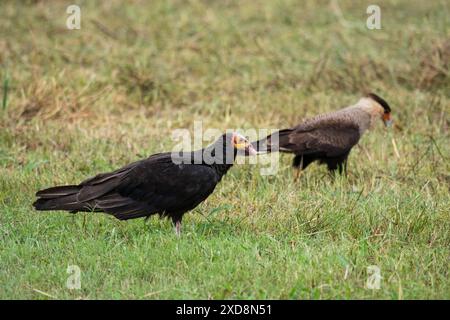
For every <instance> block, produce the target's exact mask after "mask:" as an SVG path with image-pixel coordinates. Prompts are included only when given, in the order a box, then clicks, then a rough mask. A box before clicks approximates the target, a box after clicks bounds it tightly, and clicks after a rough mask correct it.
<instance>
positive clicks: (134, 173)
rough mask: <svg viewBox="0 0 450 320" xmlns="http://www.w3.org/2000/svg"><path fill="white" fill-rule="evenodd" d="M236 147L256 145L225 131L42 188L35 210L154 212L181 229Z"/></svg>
mask: <svg viewBox="0 0 450 320" xmlns="http://www.w3.org/2000/svg"><path fill="white" fill-rule="evenodd" d="M238 153H243V154H247V155H248V154H255V153H256V151H255V150H254V149H253V147H252V145H251V144H250V143H249V142H248V141H247V140H246V139H245V138H244V137H242V136H241V135H239V134H237V133H226V134H224V135H222V136H221V137H220V138H219V139H218V140H217V141H216V142H215V143H213V144H212V145H210V146H208V147H206V148H204V149H201V150H197V151H193V152H180V153H172V152H167V153H159V154H154V155H152V156H150V157H149V158H147V159H144V160H141V161H137V162H134V163H131V164H129V165H127V166H125V167H123V168H121V169H118V170H116V171H113V172H109V173H101V174H98V175H96V176H95V177H93V178H90V179H87V180H85V181H83V182H81V183H80V184H78V185H68V186H57V187H53V188H49V189H45V190H41V191H39V192H37V193H36V196H37V197H38V199H37V201H36V202H35V203H34V204H33V205H34V207H35V208H36V209H37V210H67V211H70V212H71V213H76V212H79V211H85V212H105V213H108V214H111V215H113V216H114V217H116V218H117V219H120V220H127V219H134V218H140V217H149V216H151V215H153V214H156V213H158V214H159V215H160V216H165V217H169V218H171V219H172V221H173V223H174V224H175V228H176V229H175V230H176V233H177V235H179V234H180V229H181V219H182V217H183V214H184V213H186V212H187V211H189V210H191V209H193V208H195V207H196V206H197V205H198V204H200V203H201V202H202V201H204V200H205V199H206V198H207V197H208V196H209V195H210V194H211V193H212V192H213V191H214V188H215V187H216V185H217V184H218V183H219V181H220V180H221V179H222V177H223V176H224V175H225V174H226V173H227V171H228V170H229V169H230V168H231V166H232V165H233V162H234V159H235V157H236V155H237V154H238Z"/></svg>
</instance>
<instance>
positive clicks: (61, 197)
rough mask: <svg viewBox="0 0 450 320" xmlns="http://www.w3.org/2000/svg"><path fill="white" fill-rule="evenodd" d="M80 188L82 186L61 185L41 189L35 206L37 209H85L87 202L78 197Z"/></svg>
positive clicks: (75, 210)
mask: <svg viewBox="0 0 450 320" xmlns="http://www.w3.org/2000/svg"><path fill="white" fill-rule="evenodd" d="M80 189H81V187H80V186H60V187H53V188H48V189H44V190H40V191H38V192H37V193H36V197H38V199H37V200H36V202H34V203H33V206H34V208H35V209H36V210H68V211H73V212H77V211H83V209H85V205H86V203H84V202H79V201H78V199H77V198H78V197H77V195H78V192H80Z"/></svg>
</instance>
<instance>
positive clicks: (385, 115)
mask: <svg viewBox="0 0 450 320" xmlns="http://www.w3.org/2000/svg"><path fill="white" fill-rule="evenodd" d="M382 119H383V122H384V125H385V126H386V127H390V126H391V125H392V118H391V113H390V112H384V113H383V116H382Z"/></svg>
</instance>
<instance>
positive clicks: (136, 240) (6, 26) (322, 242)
mask: <svg viewBox="0 0 450 320" xmlns="http://www.w3.org/2000/svg"><path fill="white" fill-rule="evenodd" d="M73 2H74V1H2V2H1V4H0V66H1V71H0V72H1V73H0V77H1V78H0V81H1V89H0V94H1V95H0V98H1V101H0V103H1V105H0V108H1V109H0V298H2V299H10V298H19V299H23V298H27V299H28V298H32V299H52V298H61V299H78V298H81V299H97V298H107V299H110V298H112V299H117V298H125V299H134V298H137V299H141V298H146V299H168V298H169V299H171V298H194V299H196V298H204V299H209V298H224V299H232V298H238V299H251V298H262V299H266V298H267V299H268V298H271V299H279V298H281V299H329V298H333V299H370V298H375V299H432V298H437V299H450V279H449V277H450V272H449V266H450V264H449V263H450V232H449V230H450V209H449V208H450V197H449V189H450V136H449V133H450V132H449V125H450V81H449V72H450V36H449V35H450V21H449V17H450V4H449V2H448V1H444V0H442V1H439V0H436V1H408V0H401V1H377V4H378V5H380V7H381V10H382V11H381V12H382V15H381V23H382V29H381V30H369V29H367V28H366V19H367V17H368V15H367V14H366V8H367V6H368V5H369V4H372V3H373V1H357V2H355V1H338V2H337V1H312V0H311V1H304V2H303V1H301V2H300V1H298V2H297V1H289V0H285V1H284V0H283V1H181V0H179V1H168V2H165V1H149V2H146V1H130V2H129V3H128V4H127V5H126V6H123V5H121V1H118V0H117V1H104V2H100V1H98V2H95V1H76V2H77V4H78V5H79V6H80V8H81V29H80V30H68V29H67V28H66V19H67V17H68V14H67V13H66V7H67V6H68V5H70V4H73ZM368 90H370V91H374V92H377V93H379V94H380V95H381V96H383V97H384V98H385V99H386V100H387V101H388V102H389V103H390V105H391V107H392V109H393V117H394V120H395V121H396V124H397V126H396V127H395V129H393V130H385V129H384V127H383V125H382V123H381V121H380V123H379V124H378V125H377V127H376V128H375V130H373V131H372V132H369V133H368V134H367V135H365V136H364V137H363V139H362V140H361V141H360V144H359V146H358V147H356V148H354V150H353V152H352V153H351V155H350V159H349V176H348V177H347V178H342V177H336V178H332V177H330V176H328V175H327V172H326V169H325V168H324V167H320V166H317V165H312V166H311V167H310V168H308V170H306V171H305V172H304V173H303V175H302V177H301V179H300V180H299V181H298V182H296V183H295V182H294V181H293V172H292V169H291V167H290V163H291V160H292V159H291V157H290V156H288V155H280V168H279V171H278V174H277V175H274V176H262V175H260V174H259V168H260V166H254V165H249V164H246V165H238V166H235V167H233V168H232V170H231V171H230V172H229V173H228V175H227V176H226V177H225V178H224V179H223V180H222V182H221V183H220V185H219V186H218V187H217V188H216V190H215V192H214V194H213V195H212V196H211V197H209V198H208V199H207V201H206V202H204V203H203V204H201V205H200V206H199V207H197V208H196V209H195V210H193V211H192V212H191V213H188V214H187V215H186V216H185V218H184V220H183V234H182V237H181V238H177V237H176V236H175V233H174V231H173V228H172V225H171V223H170V222H169V221H166V220H159V219H157V218H152V219H150V220H149V221H147V222H144V220H142V219H139V220H132V221H127V222H121V221H118V220H115V219H114V218H112V217H110V216H107V215H102V214H90V213H87V214H77V215H71V214H68V213H65V212H64V213H63V212H39V213H38V212H35V211H34V210H33V209H32V206H31V204H32V202H33V201H34V193H35V192H36V191H37V190H39V189H41V188H45V187H49V186H53V185H57V184H74V183H77V182H80V181H81V180H83V179H85V178H87V177H89V176H92V175H94V174H96V173H99V172H104V171H109V170H112V169H116V168H118V167H120V166H122V165H125V164H127V163H129V162H131V161H134V160H137V159H140V158H143V157H146V156H148V155H150V154H153V153H156V152H161V151H170V150H172V147H173V145H174V141H173V140H172V138H171V134H172V132H173V130H175V129H179V128H187V129H189V130H191V131H192V130H193V123H194V121H203V126H204V128H219V129H221V130H225V129H230V128H242V129H248V128H283V127H287V126H290V125H293V124H296V123H298V122H299V121H301V120H302V119H304V118H305V117H308V116H312V115H315V114H318V113H321V112H327V111H331V110H335V109H338V108H340V107H342V106H345V105H349V104H352V103H354V102H356V101H357V99H358V98H359V97H360V96H361V93H362V92H364V91H368ZM392 138H394V139H395V141H396V143H397V147H398V155H396V153H395V152H394V148H393V145H392V143H391V141H392ZM69 265H76V266H78V267H79V268H80V270H81V289H80V290H69V289H67V288H66V281H67V278H68V277H69V275H70V274H68V273H67V268H68V266H69ZM369 266H377V267H378V268H379V269H380V272H381V277H382V278H381V283H380V288H379V289H377V290H375V289H368V288H366V281H367V279H368V277H369V273H368V270H367V268H368V267H369Z"/></svg>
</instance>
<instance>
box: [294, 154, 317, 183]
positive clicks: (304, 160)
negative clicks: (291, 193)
mask: <svg viewBox="0 0 450 320" xmlns="http://www.w3.org/2000/svg"><path fill="white" fill-rule="evenodd" d="M312 161H313V159H312V158H309V157H306V156H304V155H296V156H295V157H294V161H293V162H292V166H293V167H294V169H295V174H294V182H297V181H298V179H299V178H300V175H301V173H302V171H303V170H305V169H306V167H307V166H308V165H309V164H310V163H311V162H312Z"/></svg>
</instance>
